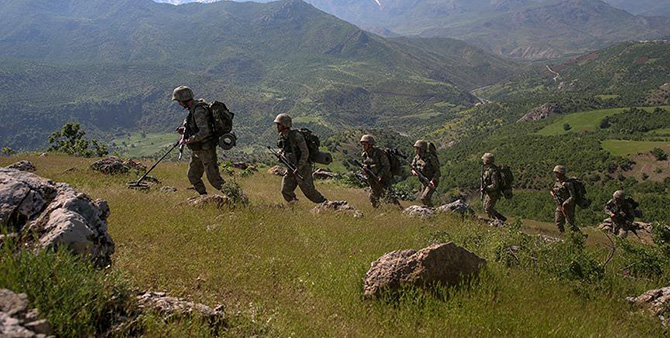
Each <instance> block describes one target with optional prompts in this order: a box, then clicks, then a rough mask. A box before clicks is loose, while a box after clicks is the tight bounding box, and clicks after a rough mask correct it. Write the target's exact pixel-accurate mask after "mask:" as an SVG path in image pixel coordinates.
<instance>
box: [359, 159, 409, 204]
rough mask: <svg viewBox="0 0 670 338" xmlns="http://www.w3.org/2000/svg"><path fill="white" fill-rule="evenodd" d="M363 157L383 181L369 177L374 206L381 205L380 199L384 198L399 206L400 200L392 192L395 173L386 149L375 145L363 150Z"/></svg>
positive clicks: (365, 163) (371, 169)
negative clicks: (393, 173)
mask: <svg viewBox="0 0 670 338" xmlns="http://www.w3.org/2000/svg"><path fill="white" fill-rule="evenodd" d="M361 157H363V165H364V166H365V167H366V168H367V169H369V170H370V171H372V173H374V174H375V175H376V176H377V178H381V179H382V180H381V182H378V181H376V180H375V179H374V178H372V177H369V176H368V177H367V180H368V184H370V203H371V204H372V207H374V208H377V207H379V200H380V199H382V200H384V201H385V202H386V203H392V204H396V205H398V206H399V205H400V202H398V200H397V199H396V198H395V196H393V193H392V192H391V185H392V184H393V175H392V174H391V163H390V162H389V159H388V156H386V153H385V152H384V150H383V149H380V148H378V147H375V146H373V147H372V148H370V150H368V151H363V153H362V154H361ZM366 176H367V175H366Z"/></svg>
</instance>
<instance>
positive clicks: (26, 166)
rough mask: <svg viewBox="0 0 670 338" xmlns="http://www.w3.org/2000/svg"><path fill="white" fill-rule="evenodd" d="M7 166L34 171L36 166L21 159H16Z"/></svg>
mask: <svg viewBox="0 0 670 338" xmlns="http://www.w3.org/2000/svg"><path fill="white" fill-rule="evenodd" d="M7 168H9V169H16V170H20V171H35V170H37V168H36V167H35V165H34V164H32V163H31V162H30V161H26V160H22V161H18V162H16V163H14V164H12V165H10V166H8V167H7Z"/></svg>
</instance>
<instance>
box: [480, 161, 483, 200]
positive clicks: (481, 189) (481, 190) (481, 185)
mask: <svg viewBox="0 0 670 338" xmlns="http://www.w3.org/2000/svg"><path fill="white" fill-rule="evenodd" d="M479 199H480V200H482V201H483V200H484V165H483V164H482V170H481V172H480V173H479Z"/></svg>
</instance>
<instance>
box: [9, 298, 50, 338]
mask: <svg viewBox="0 0 670 338" xmlns="http://www.w3.org/2000/svg"><path fill="white" fill-rule="evenodd" d="M38 315H39V312H38V311H37V309H32V310H28V296H27V295H26V294H25V293H21V294H18V295H17V294H15V293H14V292H12V291H10V290H7V289H0V337H37V338H41V337H47V336H48V335H49V334H50V333H51V325H50V324H49V322H48V321H46V320H44V319H41V320H40V319H38Z"/></svg>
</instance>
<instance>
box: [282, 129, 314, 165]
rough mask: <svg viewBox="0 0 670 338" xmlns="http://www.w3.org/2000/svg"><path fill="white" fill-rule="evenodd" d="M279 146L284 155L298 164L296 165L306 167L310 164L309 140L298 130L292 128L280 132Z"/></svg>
mask: <svg viewBox="0 0 670 338" xmlns="http://www.w3.org/2000/svg"><path fill="white" fill-rule="evenodd" d="M277 147H279V149H281V151H282V153H283V154H284V156H286V157H288V159H289V160H290V161H291V162H293V163H294V164H296V167H298V168H304V167H305V166H308V165H310V162H309V148H307V142H306V141H305V137H303V136H302V134H301V133H300V132H299V131H298V130H295V129H291V130H290V131H289V132H288V133H286V134H282V133H279V136H278V139H277Z"/></svg>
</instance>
